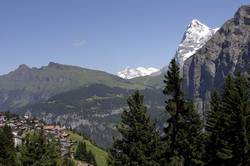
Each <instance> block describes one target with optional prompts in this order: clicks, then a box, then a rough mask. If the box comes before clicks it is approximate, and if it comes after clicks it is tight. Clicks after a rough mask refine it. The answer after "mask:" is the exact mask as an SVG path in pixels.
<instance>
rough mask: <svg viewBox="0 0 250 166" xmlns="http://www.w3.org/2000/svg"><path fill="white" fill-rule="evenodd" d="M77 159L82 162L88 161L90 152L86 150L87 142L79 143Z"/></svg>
mask: <svg viewBox="0 0 250 166" xmlns="http://www.w3.org/2000/svg"><path fill="white" fill-rule="evenodd" d="M75 159H77V160H81V161H87V160H88V152H87V149H86V144H85V142H84V143H83V142H82V141H80V142H78V145H77V148H76V152H75Z"/></svg>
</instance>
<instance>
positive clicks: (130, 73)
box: [117, 67, 160, 79]
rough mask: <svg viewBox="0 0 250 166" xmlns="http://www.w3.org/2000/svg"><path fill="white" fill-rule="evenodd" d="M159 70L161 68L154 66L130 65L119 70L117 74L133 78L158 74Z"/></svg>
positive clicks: (125, 77)
mask: <svg viewBox="0 0 250 166" xmlns="http://www.w3.org/2000/svg"><path fill="white" fill-rule="evenodd" d="M159 71H160V70H159V69H157V68H153V67H149V68H145V67H137V68H130V67H127V68H126V69H124V70H123V71H120V72H118V73H117V75H118V76H119V77H121V78H124V79H132V78H135V77H143V76H148V75H153V74H158V73H159Z"/></svg>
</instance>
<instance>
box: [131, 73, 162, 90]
mask: <svg viewBox="0 0 250 166" xmlns="http://www.w3.org/2000/svg"><path fill="white" fill-rule="evenodd" d="M163 78H164V74H163V73H162V74H160V75H157V76H145V77H136V78H133V79H130V80H129V81H130V82H132V83H135V84H137V85H141V86H146V87H152V88H156V89H160V88H162V87H163V86H164V84H163Z"/></svg>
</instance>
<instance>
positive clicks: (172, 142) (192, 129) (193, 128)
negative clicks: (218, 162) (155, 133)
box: [163, 59, 203, 166]
mask: <svg viewBox="0 0 250 166" xmlns="http://www.w3.org/2000/svg"><path fill="white" fill-rule="evenodd" d="M164 83H165V84H166V86H165V88H164V91H163V93H164V94H165V95H166V96H167V98H168V99H167V101H166V104H167V105H166V111H167V113H168V114H169V116H170V118H169V119H168V120H167V124H168V126H167V127H166V128H165V129H164V132H165V135H166V136H165V138H164V139H163V140H164V142H165V159H166V161H165V163H167V165H176V166H177V165H184V166H190V165H192V166H193V165H201V164H202V162H201V154H202V151H203V146H202V139H203V133H202V122H201V118H200V115H199V114H198V112H197V111H196V110H195V108H194V105H193V103H192V102H188V101H186V100H185V99H184V94H183V92H182V90H181V83H182V79H181V77H180V69H179V66H178V65H177V63H176V61H175V59H173V60H172V61H171V63H170V66H169V70H168V72H167V74H166V75H165V80H164Z"/></svg>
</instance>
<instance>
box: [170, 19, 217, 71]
mask: <svg viewBox="0 0 250 166" xmlns="http://www.w3.org/2000/svg"><path fill="white" fill-rule="evenodd" d="M218 29H219V28H215V29H212V28H209V27H208V26H206V25H205V24H203V23H201V22H200V21H199V20H197V19H193V20H192V21H191V23H190V24H189V25H188V26H187V29H186V31H185V33H184V36H183V38H182V41H181V43H180V44H179V46H178V48H177V51H176V54H175V58H176V60H177V62H178V63H179V65H180V67H182V66H183V63H184V61H185V60H186V59H187V58H189V57H190V56H192V55H193V54H195V53H196V51H197V50H198V49H200V48H201V47H202V46H203V45H204V44H205V43H206V42H207V41H208V40H209V39H210V38H211V37H212V36H213V35H214V34H215V33H216V31H217V30H218Z"/></svg>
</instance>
